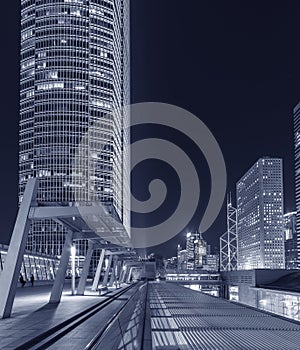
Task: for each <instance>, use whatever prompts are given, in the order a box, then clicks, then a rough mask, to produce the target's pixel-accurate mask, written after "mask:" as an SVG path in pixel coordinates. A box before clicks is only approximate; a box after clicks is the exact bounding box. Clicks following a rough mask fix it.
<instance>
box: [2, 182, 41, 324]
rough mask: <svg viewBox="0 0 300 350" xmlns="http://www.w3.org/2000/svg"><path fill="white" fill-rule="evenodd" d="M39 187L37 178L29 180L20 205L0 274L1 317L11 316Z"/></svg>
mask: <svg viewBox="0 0 300 350" xmlns="http://www.w3.org/2000/svg"><path fill="white" fill-rule="evenodd" d="M37 189H38V181H37V179H34V178H31V179H29V180H28V181H27V185H26V188H25V192H24V195H23V200H22V203H21V205H20V208H19V211H18V216H17V219H16V222H15V227H14V230H13V233H12V237H11V240H10V244H9V248H8V252H7V256H6V258H5V263H4V269H3V271H2V272H1V276H0V295H1V298H0V317H1V318H5V317H10V314H11V310H12V306H13V302H14V298H15V294H16V289H17V284H18V279H19V275H20V270H21V265H22V259H23V255H24V251H25V246H26V242H27V237H28V233H29V229H30V220H29V218H28V216H29V211H30V208H31V206H33V205H35V199H36V193H37Z"/></svg>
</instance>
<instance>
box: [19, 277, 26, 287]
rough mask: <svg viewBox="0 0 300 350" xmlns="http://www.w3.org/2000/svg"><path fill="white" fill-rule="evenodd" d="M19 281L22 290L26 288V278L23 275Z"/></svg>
mask: <svg viewBox="0 0 300 350" xmlns="http://www.w3.org/2000/svg"><path fill="white" fill-rule="evenodd" d="M19 281H20V283H21V285H22V288H23V287H24V286H25V284H26V282H25V280H24V277H23V275H22V274H20V278H19Z"/></svg>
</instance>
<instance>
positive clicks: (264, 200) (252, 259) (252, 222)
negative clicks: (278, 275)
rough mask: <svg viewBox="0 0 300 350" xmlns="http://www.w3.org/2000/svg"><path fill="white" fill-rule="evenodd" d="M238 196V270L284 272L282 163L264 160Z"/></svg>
mask: <svg viewBox="0 0 300 350" xmlns="http://www.w3.org/2000/svg"><path fill="white" fill-rule="evenodd" d="M236 194H237V222H238V229H237V231H238V252H239V255H238V268H239V269H241V270H242V269H244V270H249V269H256V268H270V269H278V268H279V269H281V268H284V266H285V257H284V232H283V185H282V160H281V159H278V158H267V157H265V158H260V159H259V160H258V161H257V162H256V163H255V164H254V165H253V166H252V167H251V168H250V169H249V170H248V171H247V172H246V174H245V175H244V176H243V177H242V178H241V179H240V180H239V181H238V182H237V185H236Z"/></svg>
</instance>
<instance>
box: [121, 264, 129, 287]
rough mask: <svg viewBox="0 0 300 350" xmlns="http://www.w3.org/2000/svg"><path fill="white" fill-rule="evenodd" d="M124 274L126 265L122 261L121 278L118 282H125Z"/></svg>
mask: <svg viewBox="0 0 300 350" xmlns="http://www.w3.org/2000/svg"><path fill="white" fill-rule="evenodd" d="M126 274H127V266H126V265H125V264H124V263H123V265H122V272H121V278H120V283H121V284H122V283H124V282H125V278H126Z"/></svg>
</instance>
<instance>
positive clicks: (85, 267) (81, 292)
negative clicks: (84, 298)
mask: <svg viewBox="0 0 300 350" xmlns="http://www.w3.org/2000/svg"><path fill="white" fill-rule="evenodd" d="M88 244H89V247H88V251H87V253H86V257H85V261H84V265H83V269H82V272H81V276H80V279H79V283H78V287H77V294H78V295H84V291H85V285H86V280H87V277H88V274H89V269H90V264H91V260H92V256H93V251H94V247H93V243H92V242H91V241H89V243H88Z"/></svg>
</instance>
